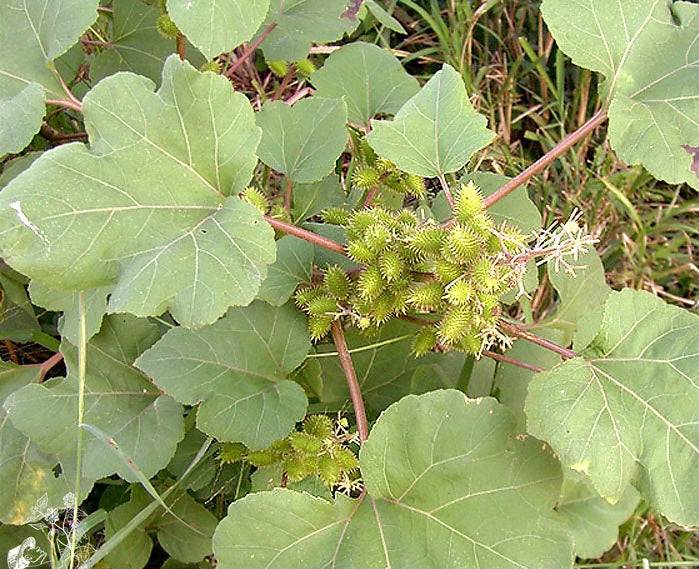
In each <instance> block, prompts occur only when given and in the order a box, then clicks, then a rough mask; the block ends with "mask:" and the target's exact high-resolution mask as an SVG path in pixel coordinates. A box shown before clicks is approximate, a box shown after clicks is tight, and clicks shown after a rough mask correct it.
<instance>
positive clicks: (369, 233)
mask: <svg viewBox="0 0 699 569" xmlns="http://www.w3.org/2000/svg"><path fill="white" fill-rule="evenodd" d="M392 239H393V235H392V234H391V232H390V230H388V229H387V228H386V227H384V226H383V225H372V226H371V227H369V228H368V229H367V230H366V232H365V233H364V243H365V244H366V246H367V247H369V249H371V250H372V251H374V252H375V253H379V252H381V251H383V250H384V249H385V248H386V247H387V246H388V245H389V244H390V243H391V241H392Z"/></svg>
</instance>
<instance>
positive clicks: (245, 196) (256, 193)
mask: <svg viewBox="0 0 699 569" xmlns="http://www.w3.org/2000/svg"><path fill="white" fill-rule="evenodd" d="M240 198H241V199H242V200H243V201H245V202H247V203H249V204H250V205H251V206H253V207H254V208H256V209H257V210H259V211H260V213H262V214H263V215H265V214H266V213H267V212H268V211H269V200H268V199H267V196H266V195H264V194H263V193H262V192H261V191H260V190H258V189H257V188H255V187H253V186H248V187H247V188H245V189H244V190H243V191H242V192H241V194H240Z"/></svg>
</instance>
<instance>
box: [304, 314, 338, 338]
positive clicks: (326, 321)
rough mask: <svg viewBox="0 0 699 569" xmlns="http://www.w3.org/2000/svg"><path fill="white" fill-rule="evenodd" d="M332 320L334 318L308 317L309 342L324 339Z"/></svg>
mask: <svg viewBox="0 0 699 569" xmlns="http://www.w3.org/2000/svg"><path fill="white" fill-rule="evenodd" d="M334 320H335V318H333V317H332V316H315V315H311V316H309V317H308V333H309V334H310V336H311V340H314V341H317V340H321V339H322V338H325V336H327V335H328V333H329V332H330V328H331V327H332V324H333V321H334Z"/></svg>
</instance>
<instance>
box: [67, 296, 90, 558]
mask: <svg viewBox="0 0 699 569" xmlns="http://www.w3.org/2000/svg"><path fill="white" fill-rule="evenodd" d="M78 318H79V329H80V341H79V342H78V344H79V345H78V417H77V419H78V433H77V437H78V441H77V453H76V456H75V486H74V494H75V497H74V500H75V501H74V503H73V521H72V528H71V534H70V569H73V568H74V566H75V551H76V549H77V545H78V506H79V505H80V480H81V478H82V462H83V429H82V424H83V420H84V418H85V375H86V373H87V319H86V316H85V293H84V292H82V291H81V292H79V293H78Z"/></svg>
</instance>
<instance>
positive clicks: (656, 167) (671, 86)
mask: <svg viewBox="0 0 699 569" xmlns="http://www.w3.org/2000/svg"><path fill="white" fill-rule="evenodd" d="M541 9H542V12H543V14H544V18H545V20H546V24H547V25H548V27H549V29H550V30H551V32H552V33H553V36H554V38H555V39H556V42H557V43H558V45H559V46H560V48H561V49H562V50H563V51H564V52H565V53H566V54H567V55H569V56H570V57H571V58H572V60H573V62H574V63H576V64H577V65H580V66H581V67H586V68H588V69H592V70H593V71H597V72H599V73H601V74H602V75H603V76H604V77H605V80H604V83H603V85H602V91H603V96H604V98H605V99H606V102H607V104H608V105H609V139H610V141H611V144H612V148H614V150H616V152H617V154H618V155H619V157H620V158H621V159H622V160H624V161H625V162H627V163H628V164H642V165H643V166H644V167H645V168H646V169H647V170H648V171H649V172H650V173H651V174H653V175H654V176H655V177H656V178H659V179H661V180H665V181H667V182H670V183H673V184H679V183H683V182H685V183H688V184H690V185H691V186H694V187H695V188H699V180H697V177H696V175H694V174H693V173H692V172H691V169H690V166H691V162H692V160H691V157H690V156H689V155H688V154H687V152H685V150H684V148H683V146H684V145H690V146H697V145H698V144H699V129H698V128H697V123H698V122H699V96H697V91H696V85H697V82H698V81H699V63H698V62H699V42H698V41H697V38H698V37H699V6H697V5H696V4H690V3H689V2H675V3H674V4H673V3H671V2H667V0H620V1H618V2H607V1H606V0H582V1H581V2H569V1H568V0H545V1H544V3H543V5H542V8H541Z"/></svg>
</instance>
